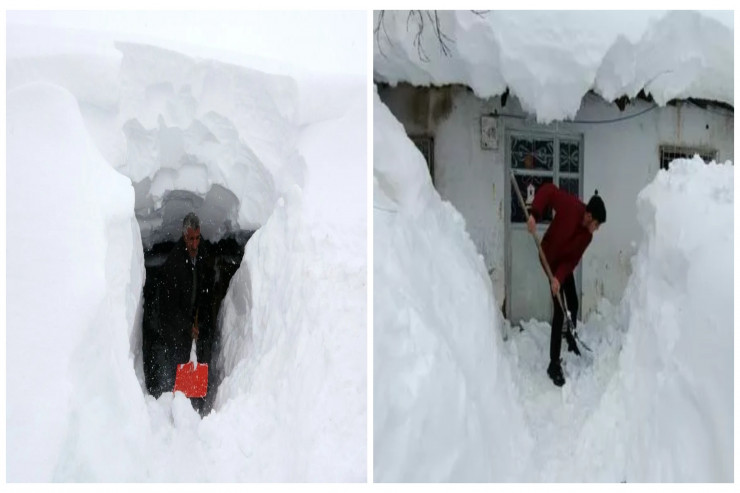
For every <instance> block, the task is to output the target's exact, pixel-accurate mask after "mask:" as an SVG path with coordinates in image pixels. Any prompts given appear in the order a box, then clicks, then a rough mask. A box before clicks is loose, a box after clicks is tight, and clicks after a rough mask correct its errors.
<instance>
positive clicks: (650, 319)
mask: <svg viewBox="0 0 740 493" xmlns="http://www.w3.org/2000/svg"><path fill="white" fill-rule="evenodd" d="M733 171H734V169H733V166H732V163H730V162H727V163H725V164H710V165H704V163H703V162H702V160H701V159H700V158H698V157H695V158H694V159H693V160H676V161H674V162H673V163H672V164H671V168H670V171H669V172H665V171H661V172H660V173H659V174H658V176H657V177H656V179H655V180H654V181H653V182H652V183H651V184H650V185H649V186H648V187H646V188H645V189H644V190H643V191H642V192H641V193H640V195H639V196H638V208H639V220H640V224H641V226H642V228H643V230H644V233H645V238H644V240H643V242H642V243H641V245H640V248H639V250H638V252H637V254H636V256H635V258H634V260H633V275H632V277H631V279H630V282H629V284H628V286H627V288H626V290H625V295H624V299H623V302H622V309H623V317H624V320H623V323H624V324H625V326H626V327H627V329H628V332H627V336H626V341H625V345H624V349H623V351H622V355H621V361H620V365H621V372H622V375H621V385H622V391H623V392H624V395H623V399H624V403H625V406H626V416H629V421H627V423H626V430H625V432H626V437H625V438H626V443H627V450H629V451H630V453H629V455H628V456H627V472H626V475H627V480H628V481H630V482H634V481H641V482H643V481H701V482H706V481H732V479H733V271H732V265H733V204H734V189H733V175H734V173H733Z"/></svg>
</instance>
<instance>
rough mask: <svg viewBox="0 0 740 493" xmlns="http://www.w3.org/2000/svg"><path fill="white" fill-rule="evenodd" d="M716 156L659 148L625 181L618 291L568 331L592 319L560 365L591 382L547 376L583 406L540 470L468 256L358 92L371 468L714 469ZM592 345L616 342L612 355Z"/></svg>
mask: <svg viewBox="0 0 740 493" xmlns="http://www.w3.org/2000/svg"><path fill="white" fill-rule="evenodd" d="M733 171H734V170H733V166H732V163H731V162H727V163H725V164H721V165H717V164H711V165H705V164H704V163H703V161H702V160H701V159H699V158H695V159H694V160H683V161H674V163H673V164H672V166H671V170H670V172H666V171H660V172H659V173H658V175H657V177H656V178H655V180H654V181H653V182H652V183H651V184H650V185H649V186H647V187H646V188H645V189H644V190H643V191H642V192H641V193H640V195H639V198H638V201H637V210H638V216H639V221H640V225H641V227H642V229H643V239H642V241H641V242H640V244H639V246H638V249H637V253H636V255H635V256H634V257H633V259H632V263H633V273H632V275H631V277H630V279H629V280H628V283H627V289H626V291H625V295H624V298H623V300H622V302H621V304H620V305H619V307H618V309H617V310H611V309H607V308H608V305H609V304H608V303H606V304H605V307H604V309H603V310H601V311H600V312H597V313H596V315H597V317H596V318H598V320H591V321H588V322H587V323H586V328H585V329H582V330H587V331H588V330H590V331H593V330H600V328H601V329H604V331H605V336H598V335H594V337H593V339H594V340H599V341H600V343H599V345H598V346H596V345H594V346H592V347H593V348H594V350H595V351H597V353H596V355H595V356H594V357H595V358H596V361H594V362H593V363H591V369H589V368H588V367H587V366H586V367H583V368H580V369H579V370H578V371H579V372H589V371H595V372H599V376H598V378H597V379H596V380H600V381H603V385H605V389H604V390H602V389H592V388H589V386H592V385H593V384H594V383H595V380H594V379H591V380H588V381H586V380H584V379H583V378H580V379H579V378H577V376H574V377H573V378H574V380H573V381H571V382H570V383H567V384H566V387H564V388H563V389H562V393H563V395H562V397H561V398H560V399H556V402H555V403H554V405H555V406H556V407H558V408H559V407H560V406H563V407H564V408H565V409H567V405H568V403H569V402H571V401H573V400H574V399H575V400H578V399H585V401H584V402H587V403H588V410H587V412H585V413H580V414H579V416H580V419H582V422H581V423H579V424H578V425H575V429H576V430H577V431H576V432H574V433H573V434H572V435H566V436H564V437H562V438H563V439H564V440H572V441H573V443H562V444H559V446H558V445H557V444H556V445H554V448H555V449H557V450H569V451H571V452H572V454H573V455H572V457H570V458H568V459H567V460H566V464H567V467H565V468H562V467H561V468H558V469H557V470H554V471H550V472H551V473H552V474H553V475H552V476H549V475H548V471H547V470H543V468H545V467H546V466H547V467H549V466H551V465H552V464H551V463H550V462H542V461H543V460H546V459H543V457H542V456H541V454H538V453H537V452H538V450H537V449H538V446H537V444H536V442H535V440H536V437H538V433H540V432H541V431H543V430H541V428H540V427H541V426H542V423H536V422H533V421H529V420H528V418H527V417H526V413H525V412H523V409H522V399H523V398H524V396H523V394H521V392H522V391H523V390H525V389H524V388H523V387H517V385H516V384H515V383H514V382H515V381H516V380H517V379H514V378H512V377H513V375H512V374H511V371H512V370H515V369H516V368H517V366H518V365H517V364H516V363H517V362H516V361H506V358H517V357H519V356H517V355H518V354H519V353H518V352H517V351H515V350H514V351H511V350H508V351H507V350H505V349H504V345H505V344H507V343H506V342H504V341H503V340H502V339H501V335H500V334H502V333H503V332H502V329H503V324H505V323H506V322H504V321H503V320H502V317H501V314H500V312H499V310H498V309H497V306H498V301H497V300H496V299H495V296H494V295H493V293H492V288H491V282H490V279H489V278H488V276H487V275H486V271H485V267H484V265H483V262H482V259H481V258H480V256H479V255H478V254H477V253H476V250H475V246H474V245H473V243H472V241H471V240H470V238H469V236H468V234H467V233H466V232H465V223H464V221H463V219H462V217H461V216H460V215H459V214H458V213H457V212H456V211H455V209H454V208H453V207H452V206H451V205H450V204H449V203H446V202H442V201H441V200H440V199H439V196H438V194H437V192H436V191H435V190H434V189H433V187H432V186H431V180H430V178H429V175H428V170H427V167H426V165H425V162H424V160H423V157H422V156H421V154H420V153H419V152H418V150H417V149H416V147H415V146H413V144H412V143H411V141H410V140H408V138H407V137H406V134H405V131H404V129H403V127H402V126H401V124H400V123H399V122H398V121H396V120H395V119H394V118H393V116H392V115H391V114H390V111H389V110H388V109H387V107H385V106H384V105H383V104H382V102H380V100H379V98H378V97H377V95H376V99H375V105H374V211H373V214H374V252H375V254H374V272H375V294H374V298H375V304H374V308H373V309H374V319H375V326H374V344H375V347H374V361H376V364H375V365H374V385H375V388H374V434H375V437H374V440H375V442H374V443H375V445H374V446H375V451H374V453H375V459H374V464H375V471H374V477H375V480H376V481H408V480H411V481H485V480H492V481H532V480H543V481H560V480H565V481H609V482H619V481H628V482H640V481H643V482H644V481H703V482H714V481H732V479H733V476H732V474H733V469H732V464H733V439H732V437H733V301H732V293H733V286H732V269H730V268H729V267H730V266H731V265H732V250H733V233H732V231H733V228H732V225H733V203H734V193H733V188H732V187H733ZM601 312H603V313H601ZM548 329H549V328H548ZM614 330H617V331H619V333H620V334H621V335H615V334H613V332H614ZM547 339H549V337H548V338H547ZM509 344H510V343H509ZM603 344H607V345H609V344H611V345H614V344H617V345H622V346H621V353H619V354H618V356H616V359H617V361H618V364H617V365H616V367H615V369H614V370H611V369H610V367H611V366H612V361H613V360H614V359H615V356H614V353H615V351H613V350H611V349H610V350H608V351H606V350H605V351H603V354H602V352H601V351H600V349H604V347H603ZM547 347H548V346H547V345H543V349H542V351H543V352H542V359H543V360H546V358H547V354H546V351H547ZM614 349H615V350H616V352H619V350H620V348H619V347H617V348H614ZM530 353H531V352H530ZM521 354H525V353H521ZM378 362H382V364H378ZM507 363H508V364H507ZM525 366H526V365H525ZM543 368H544V366H543ZM609 371H611V372H612V373H611V376H609V375H608V374H605V373H604V372H609ZM535 378H541V379H542V380H546V379H547V377H546V376H545V374H544V370H543V371H541V372H540V373H538V374H537V376H536V377H535ZM573 382H576V383H582V384H588V385H586V386H585V387H584V388H580V387H579V388H569V387H568V385H571V386H572V385H573ZM550 387H551V386H550ZM589 392H591V394H589ZM594 399H595V402H591V401H594ZM560 400H562V402H557V401H560ZM543 402H544V401H543ZM553 412H559V413H561V412H562V411H558V409H553ZM546 448H548V449H549V448H550V445H548V447H546ZM561 459H565V458H561ZM555 462H557V461H555Z"/></svg>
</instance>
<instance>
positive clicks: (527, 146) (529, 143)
mask: <svg viewBox="0 0 740 493" xmlns="http://www.w3.org/2000/svg"><path fill="white" fill-rule="evenodd" d="M552 165H553V141H552V140H542V139H526V138H519V137H512V138H511V168H512V169H527V170H545V171H552V169H553V166H552Z"/></svg>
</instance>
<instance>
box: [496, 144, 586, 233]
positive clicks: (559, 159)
mask: <svg viewBox="0 0 740 493" xmlns="http://www.w3.org/2000/svg"><path fill="white" fill-rule="evenodd" d="M509 145H510V149H511V151H510V156H511V158H510V159H511V162H510V165H511V170H512V171H513V172H514V177H515V178H516V181H517V183H518V185H519V190H520V191H521V193H522V196H523V198H524V201H525V202H526V203H527V205H529V204H530V203H531V202H532V200H534V194H535V192H536V191H537V189H539V187H541V186H542V185H544V184H545V183H555V184H556V185H557V186H558V187H559V188H561V189H562V190H565V191H567V192H568V193H571V194H573V195H576V196H580V191H581V162H582V152H581V151H582V149H581V141H580V140H578V139H574V138H572V137H570V138H567V137H558V136H551V137H549V136H548V137H535V136H527V135H512V136H510V138H509ZM524 217H525V216H524V211H522V208H521V207H520V206H519V199H518V197H517V195H516V191H515V190H514V189H513V185H512V190H511V222H513V223H522V222H524ZM551 220H552V211H550V210H548V211H545V214H544V217H543V221H544V222H550V221H551Z"/></svg>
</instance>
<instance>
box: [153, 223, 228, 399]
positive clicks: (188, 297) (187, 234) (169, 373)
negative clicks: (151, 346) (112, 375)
mask: <svg viewBox="0 0 740 493" xmlns="http://www.w3.org/2000/svg"><path fill="white" fill-rule="evenodd" d="M160 276H161V277H160V279H161V280H160V295H159V299H160V303H161V307H160V324H159V325H160V331H161V332H160V333H161V340H162V342H163V346H164V353H165V356H164V357H163V358H161V360H160V361H162V363H163V366H164V368H162V369H161V370H160V371H162V373H163V378H164V384H163V385H164V386H165V388H166V389H168V390H172V388H174V384H175V374H176V370H177V365H178V364H180V363H187V362H188V361H189V360H190V348H191V345H192V341H193V339H197V343H196V352H197V356H198V362H199V363H209V370H210V359H211V343H212V340H213V309H212V308H213V307H212V303H213V299H212V298H213V292H214V289H213V288H214V286H213V285H214V274H213V263H212V261H211V259H210V257H209V255H208V252H207V251H206V248H205V246H204V245H203V244H202V243H201V236H200V220H199V219H198V216H196V215H195V214H194V213H190V214H188V215H187V216H185V219H184V220H183V223H182V238H180V239H179V240H178V241H177V243H176V244H175V246H174V248H173V249H172V251H171V252H170V254H169V256H168V257H167V260H166V261H165V263H164V265H163V266H162V269H161V274H160Z"/></svg>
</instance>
